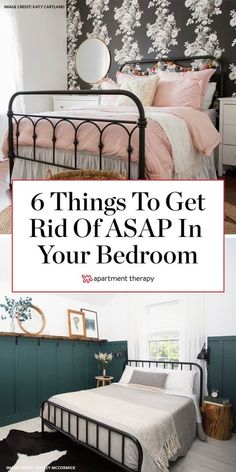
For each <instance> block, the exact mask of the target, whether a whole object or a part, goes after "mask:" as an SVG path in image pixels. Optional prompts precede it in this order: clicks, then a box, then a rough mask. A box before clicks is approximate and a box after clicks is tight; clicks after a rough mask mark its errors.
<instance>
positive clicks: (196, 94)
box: [152, 78, 203, 110]
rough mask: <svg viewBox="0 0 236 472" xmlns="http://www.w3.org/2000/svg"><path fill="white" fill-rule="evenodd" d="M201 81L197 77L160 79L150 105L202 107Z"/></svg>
mask: <svg viewBox="0 0 236 472" xmlns="http://www.w3.org/2000/svg"><path fill="white" fill-rule="evenodd" d="M202 100H203V97H202V81H201V80H197V79H185V78H182V79H179V80H175V81H174V80H160V81H159V83H158V86H157V89H156V93H155V97H154V100H153V103H152V105H153V106H155V107H191V108H195V109H196V110H201V109H202Z"/></svg>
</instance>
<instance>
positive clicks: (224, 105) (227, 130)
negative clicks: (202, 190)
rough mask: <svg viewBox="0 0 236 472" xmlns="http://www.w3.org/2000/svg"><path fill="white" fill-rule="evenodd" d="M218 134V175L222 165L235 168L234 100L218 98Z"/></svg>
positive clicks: (235, 123) (235, 118)
mask: <svg viewBox="0 0 236 472" xmlns="http://www.w3.org/2000/svg"><path fill="white" fill-rule="evenodd" d="M220 134H221V138H222V143H221V144H220V148H219V163H218V174H219V176H222V174H223V170H224V165H228V166H236V98H234V97H228V98H220Z"/></svg>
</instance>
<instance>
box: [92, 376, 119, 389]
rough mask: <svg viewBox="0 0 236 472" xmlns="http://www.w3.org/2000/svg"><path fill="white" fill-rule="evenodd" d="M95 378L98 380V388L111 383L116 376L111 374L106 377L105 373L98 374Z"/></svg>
mask: <svg viewBox="0 0 236 472" xmlns="http://www.w3.org/2000/svg"><path fill="white" fill-rule="evenodd" d="M95 379H96V381H97V388H98V387H100V386H102V387H105V385H110V384H111V382H112V380H113V379H114V377H111V376H107V377H104V376H103V375H97V376H96V377H95Z"/></svg>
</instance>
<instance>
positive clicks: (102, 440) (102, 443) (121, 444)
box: [41, 401, 143, 472]
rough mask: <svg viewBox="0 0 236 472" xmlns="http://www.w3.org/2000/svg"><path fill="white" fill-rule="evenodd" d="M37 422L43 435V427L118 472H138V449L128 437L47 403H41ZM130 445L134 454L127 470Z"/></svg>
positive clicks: (134, 439)
mask: <svg viewBox="0 0 236 472" xmlns="http://www.w3.org/2000/svg"><path fill="white" fill-rule="evenodd" d="M41 422H42V433H44V429H45V426H48V427H50V428H52V429H55V430H57V431H59V432H61V433H63V434H65V435H66V436H68V437H69V438H70V439H72V440H73V441H75V442H76V443H78V444H80V445H81V446H84V447H86V448H87V449H90V450H91V451H93V452H95V453H96V454H98V455H100V456H101V457H103V458H105V459H107V460H108V461H110V462H112V463H113V464H115V465H117V466H119V467H120V469H121V470H125V471H127V472H134V471H136V472H141V468H142V462H143V451H142V446H141V444H140V442H139V441H138V440H137V439H136V438H135V437H134V436H132V435H131V434H129V433H127V432H125V431H122V430H119V429H117V428H114V427H112V426H109V425H107V424H104V423H101V422H99V421H96V420H94V419H92V418H89V417H87V416H84V415H82V414H80V413H77V412H75V411H72V410H69V409H67V408H65V407H62V406H60V405H57V404H55V403H53V402H51V401H45V402H43V404H42V409H41ZM131 445H132V449H133V450H134V451H135V465H134V466H133V465H132V466H131V465H130V464H129V461H128V460H127V451H128V449H129V450H130V446H131ZM136 457H137V460H136Z"/></svg>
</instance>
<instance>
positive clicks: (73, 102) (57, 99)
mask: <svg viewBox="0 0 236 472" xmlns="http://www.w3.org/2000/svg"><path fill="white" fill-rule="evenodd" d="M98 103H99V100H98V95H54V96H53V109H54V111H57V110H67V109H68V108H80V107H81V106H83V107H84V106H85V107H86V106H91V105H98Z"/></svg>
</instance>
